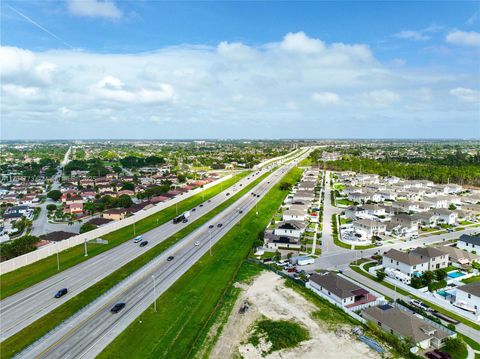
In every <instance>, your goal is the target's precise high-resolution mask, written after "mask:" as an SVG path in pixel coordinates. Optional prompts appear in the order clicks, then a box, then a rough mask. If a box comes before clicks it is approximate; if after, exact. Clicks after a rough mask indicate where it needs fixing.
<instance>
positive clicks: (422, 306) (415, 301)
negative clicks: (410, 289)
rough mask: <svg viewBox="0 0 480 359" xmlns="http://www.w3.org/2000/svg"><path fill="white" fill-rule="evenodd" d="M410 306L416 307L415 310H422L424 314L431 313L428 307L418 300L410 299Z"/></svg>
mask: <svg viewBox="0 0 480 359" xmlns="http://www.w3.org/2000/svg"><path fill="white" fill-rule="evenodd" d="M410 304H411V305H413V306H414V307H417V308H420V309H423V310H424V311H426V312H429V311H431V309H430V307H429V306H428V305H426V304H425V303H423V302H421V301H419V300H416V299H412V300H411V301H410Z"/></svg>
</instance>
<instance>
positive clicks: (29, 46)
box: [0, 0, 480, 140]
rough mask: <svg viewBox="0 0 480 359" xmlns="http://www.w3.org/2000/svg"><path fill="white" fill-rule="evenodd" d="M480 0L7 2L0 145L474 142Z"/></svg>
mask: <svg viewBox="0 0 480 359" xmlns="http://www.w3.org/2000/svg"><path fill="white" fill-rule="evenodd" d="M478 4H479V3H478V2H402V3H400V2H300V3H299V2H295V3H293V2H130V1H122V2H120V1H96V0H69V1H66V2H63V1H61V2H57V1H48V2H40V1H22V2H14V1H5V2H2V3H1V7H2V9H1V10H2V11H1V23H2V25H1V27H2V29H1V30H2V41H1V43H2V47H1V49H0V58H1V59H2V61H1V68H0V69H1V71H0V74H1V105H2V106H1V117H2V120H1V133H2V135H1V139H2V140H15V139H20V140H21V139H38V140H46V139H66V140H68V139H86V140H88V139H102V138H104V139H160V140H161V139H288V138H295V139H302V138H306V139H327V138H332V139H349V138H350V139H353V138H361V139H375V138H379V139H421V138H428V139H435V138H438V139H449V138H452V139H472V138H473V139H478V138H480V32H479V30H480V11H479V6H478Z"/></svg>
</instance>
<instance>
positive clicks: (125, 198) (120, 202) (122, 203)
mask: <svg viewBox="0 0 480 359" xmlns="http://www.w3.org/2000/svg"><path fill="white" fill-rule="evenodd" d="M132 204H133V201H132V199H131V198H130V196H129V195H126V194H122V195H121V196H120V197H118V199H117V206H118V207H123V208H128V207H130V206H132Z"/></svg>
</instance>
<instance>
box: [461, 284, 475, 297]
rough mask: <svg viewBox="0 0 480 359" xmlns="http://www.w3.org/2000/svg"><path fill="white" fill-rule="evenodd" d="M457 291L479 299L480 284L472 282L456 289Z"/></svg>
mask: <svg viewBox="0 0 480 359" xmlns="http://www.w3.org/2000/svg"><path fill="white" fill-rule="evenodd" d="M457 290H461V291H463V292H466V293H470V294H472V295H474V296H476V297H480V282H473V283H469V284H465V285H462V286H460V287H457Z"/></svg>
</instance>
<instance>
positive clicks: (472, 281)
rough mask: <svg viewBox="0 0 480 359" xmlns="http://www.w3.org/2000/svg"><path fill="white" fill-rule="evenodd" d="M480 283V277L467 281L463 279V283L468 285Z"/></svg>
mask: <svg viewBox="0 0 480 359" xmlns="http://www.w3.org/2000/svg"><path fill="white" fill-rule="evenodd" d="M476 282H480V275H477V276H475V277H470V278H467V279H462V283H465V284H468V283H476Z"/></svg>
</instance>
